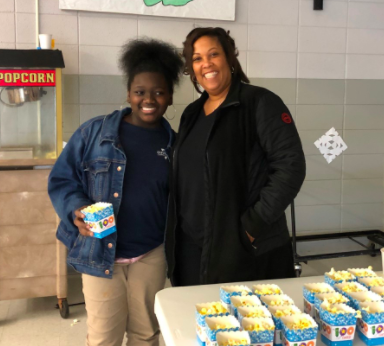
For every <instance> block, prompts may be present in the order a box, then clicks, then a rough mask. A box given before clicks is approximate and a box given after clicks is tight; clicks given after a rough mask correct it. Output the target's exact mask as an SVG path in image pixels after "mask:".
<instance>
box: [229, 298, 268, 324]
mask: <svg viewBox="0 0 384 346" xmlns="http://www.w3.org/2000/svg"><path fill="white" fill-rule="evenodd" d="M230 301H231V305H230V311H231V313H232V315H233V316H235V317H236V318H237V308H239V307H240V306H260V305H261V302H260V299H259V298H257V296H253V295H252V296H232V297H231V298H230Z"/></svg>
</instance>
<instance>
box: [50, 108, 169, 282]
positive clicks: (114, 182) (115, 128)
mask: <svg viewBox="0 0 384 346" xmlns="http://www.w3.org/2000/svg"><path fill="white" fill-rule="evenodd" d="M130 112H131V109H130V108H125V109H123V110H121V111H115V112H113V113H112V114H109V115H106V116H99V117H96V118H93V119H91V120H89V121H87V122H85V123H84V124H82V125H81V126H80V128H78V129H77V130H76V132H75V133H74V134H73V136H72V137H71V139H70V140H69V142H68V144H67V145H66V147H65V148H64V149H63V152H62V153H61V155H60V157H59V158H58V159H57V162H56V164H55V165H54V167H53V169H52V171H51V174H50V176H49V181H48V193H49V196H50V198H51V201H52V204H53V206H54V208H55V210H56V212H57V214H58V215H59V217H60V220H61V222H60V224H59V227H58V229H57V233H56V237H57V238H58V239H59V240H60V241H61V242H62V243H64V245H65V246H66V247H67V248H68V250H69V252H68V258H67V261H68V263H69V264H70V265H71V266H72V267H73V268H74V269H75V270H77V271H78V272H81V273H85V274H89V275H93V276H99V277H105V278H112V274H113V264H114V260H115V249H116V240H117V235H116V232H114V233H112V234H111V235H108V236H106V237H105V238H103V239H98V238H94V237H84V236H82V235H81V234H80V233H79V230H78V228H77V227H76V226H75V225H74V223H73V220H74V214H73V212H74V211H75V210H76V209H78V208H80V207H82V206H85V205H90V204H93V203H95V202H108V203H112V205H113V208H114V212H115V215H117V214H118V212H119V208H120V204H121V198H122V191H123V179H124V172H125V170H126V169H129V166H128V167H127V162H126V157H125V154H124V152H123V150H122V147H121V144H120V143H119V126H120V123H121V121H122V118H123V116H124V115H127V114H129V113H130ZM162 125H163V126H164V127H165V128H166V129H167V131H168V132H169V138H170V139H169V143H168V145H167V148H164V149H162V150H163V151H164V152H165V155H166V156H167V158H168V159H169V157H168V155H169V152H170V148H171V145H172V143H173V140H174V137H175V136H174V132H173V131H172V129H171V126H170V125H169V123H168V122H167V121H166V120H165V119H162ZM128 165H129V162H128Z"/></svg>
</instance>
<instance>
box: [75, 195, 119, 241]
mask: <svg viewBox="0 0 384 346" xmlns="http://www.w3.org/2000/svg"><path fill="white" fill-rule="evenodd" d="M92 207H98V208H102V210H98V211H94V212H92V211H91V209H92ZM81 212H82V213H83V214H84V215H85V218H84V222H85V223H86V224H88V225H89V226H90V227H91V231H92V232H93V236H94V237H95V238H100V239H101V238H104V237H106V236H107V235H110V234H112V233H113V232H116V222H115V216H114V214H113V206H112V204H111V203H103V202H98V203H95V204H92V205H91V206H89V207H87V208H85V209H83V210H81Z"/></svg>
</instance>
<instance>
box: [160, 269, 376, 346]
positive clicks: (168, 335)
mask: <svg viewBox="0 0 384 346" xmlns="http://www.w3.org/2000/svg"><path fill="white" fill-rule="evenodd" d="M378 274H379V275H381V273H378ZM312 282H324V276H309V277H301V278H294V279H281V280H267V281H249V282H239V283H233V284H234V285H237V284H239V285H246V286H248V287H249V288H252V285H254V284H259V283H264V284H265V283H274V284H277V285H278V286H279V287H280V288H281V289H282V290H283V291H284V293H285V294H287V295H289V296H290V297H291V298H292V299H293V300H294V302H295V304H296V306H297V307H298V308H299V309H301V310H302V311H304V309H303V285H304V284H305V283H312ZM231 285H232V284H231ZM220 286H222V284H216V285H204V286H190V287H171V288H166V289H164V290H162V291H160V292H159V293H157V295H156V301H155V313H156V316H157V319H158V321H159V325H160V329H161V333H162V334H163V338H164V341H165V344H166V346H198V341H197V339H196V330H195V304H197V303H206V302H213V301H219V300H220V294H219V292H220ZM316 345H317V346H324V344H323V343H322V342H321V341H320V333H318V337H317V342H316ZM353 346H365V344H364V343H363V342H362V341H361V340H360V338H359V337H358V336H357V335H355V340H354V342H353Z"/></svg>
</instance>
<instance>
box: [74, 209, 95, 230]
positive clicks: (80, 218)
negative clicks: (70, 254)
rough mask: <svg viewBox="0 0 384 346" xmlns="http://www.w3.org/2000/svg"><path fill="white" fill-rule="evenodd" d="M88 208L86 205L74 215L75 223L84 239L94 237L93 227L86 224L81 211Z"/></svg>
mask: <svg viewBox="0 0 384 346" xmlns="http://www.w3.org/2000/svg"><path fill="white" fill-rule="evenodd" d="M86 207H88V205H84V206H82V207H81V208H79V209H76V210H75V212H74V214H75V216H76V217H75V220H73V223H74V224H75V226H76V227H77V228H78V229H79V232H80V234H81V235H83V236H84V237H93V232H91V227H90V226H89V225H87V224H86V223H85V222H84V218H85V215H84V214H83V213H82V212H81V210H83V209H84V208H86Z"/></svg>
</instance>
